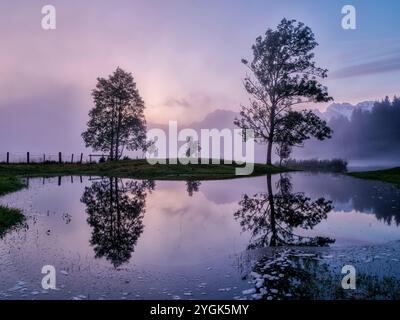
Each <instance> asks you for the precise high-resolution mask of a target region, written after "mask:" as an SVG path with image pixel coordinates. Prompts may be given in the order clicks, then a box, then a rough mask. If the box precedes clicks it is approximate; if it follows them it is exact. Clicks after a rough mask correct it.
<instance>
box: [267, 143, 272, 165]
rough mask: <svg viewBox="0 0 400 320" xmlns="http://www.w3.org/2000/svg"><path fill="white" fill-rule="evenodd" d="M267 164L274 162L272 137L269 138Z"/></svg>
mask: <svg viewBox="0 0 400 320" xmlns="http://www.w3.org/2000/svg"><path fill="white" fill-rule="evenodd" d="M267 164H269V165H271V164H272V139H269V140H268V147H267Z"/></svg>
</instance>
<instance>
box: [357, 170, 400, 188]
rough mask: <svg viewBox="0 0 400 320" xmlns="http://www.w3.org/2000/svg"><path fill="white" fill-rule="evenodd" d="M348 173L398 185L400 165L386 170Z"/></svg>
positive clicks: (399, 184) (399, 183) (399, 181)
mask: <svg viewBox="0 0 400 320" xmlns="http://www.w3.org/2000/svg"><path fill="white" fill-rule="evenodd" d="M349 175H351V176H353V177H356V178H361V179H370V180H379V181H384V182H389V183H394V184H396V185H398V186H400V167H397V168H393V169H387V170H377V171H366V172H352V173H349Z"/></svg>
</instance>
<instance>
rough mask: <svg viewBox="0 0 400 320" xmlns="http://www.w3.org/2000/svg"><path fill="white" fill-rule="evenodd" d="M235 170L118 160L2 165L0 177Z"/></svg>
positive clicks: (162, 176)
mask: <svg viewBox="0 0 400 320" xmlns="http://www.w3.org/2000/svg"><path fill="white" fill-rule="evenodd" d="M237 167H238V166H237V165H233V164H198V165H195V164H192V165H182V164H170V165H161V164H156V165H150V164H149V163H147V161H146V160H122V161H117V162H105V163H96V164H67V163H65V164H57V163H49V164H10V165H5V164H3V165H0V176H5V175H7V176H14V177H15V176H31V177H32V176H36V177H38V176H64V175H82V176H88V175H91V176H112V177H121V178H138V179H157V180H187V179H191V180H211V179H232V178H239V177H245V176H237V175H236V174H235V168H237ZM284 171H286V169H284V168H277V167H274V166H268V165H264V164H255V165H254V171H253V173H252V174H251V175H252V176H256V175H262V174H267V173H271V174H273V173H279V172H284ZM0 190H1V189H0Z"/></svg>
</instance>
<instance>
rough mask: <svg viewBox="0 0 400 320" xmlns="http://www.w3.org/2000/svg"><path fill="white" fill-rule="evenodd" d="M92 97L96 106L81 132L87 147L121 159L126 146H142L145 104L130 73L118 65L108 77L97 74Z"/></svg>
mask: <svg viewBox="0 0 400 320" xmlns="http://www.w3.org/2000/svg"><path fill="white" fill-rule="evenodd" d="M92 97H93V102H94V105H95V106H94V107H93V108H92V109H91V110H90V112H89V117H90V119H89V122H88V123H87V130H86V131H85V132H84V133H82V138H83V140H84V141H85V143H86V147H91V148H92V149H93V150H96V151H101V152H105V153H107V154H109V159H110V160H118V159H120V158H121V156H122V155H123V152H124V150H125V149H127V150H132V151H133V150H138V149H142V150H143V149H145V147H146V120H145V116H144V108H145V106H144V101H143V99H142V98H141V96H140V94H139V91H138V89H137V87H136V83H135V82H134V79H133V76H132V74H131V73H128V72H125V71H124V70H122V69H121V68H119V67H118V68H117V69H116V70H115V71H114V72H113V74H111V75H110V76H109V77H108V78H107V79H105V78H98V79H97V85H96V88H95V89H94V90H93V92H92Z"/></svg>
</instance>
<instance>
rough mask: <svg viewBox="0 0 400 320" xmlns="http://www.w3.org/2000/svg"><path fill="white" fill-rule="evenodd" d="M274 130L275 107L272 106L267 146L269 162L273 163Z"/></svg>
mask: <svg viewBox="0 0 400 320" xmlns="http://www.w3.org/2000/svg"><path fill="white" fill-rule="evenodd" d="M274 131H275V107H274V106H273V107H271V115H270V117H269V137H268V148H267V164H269V165H271V164H272V145H273V142H274Z"/></svg>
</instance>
